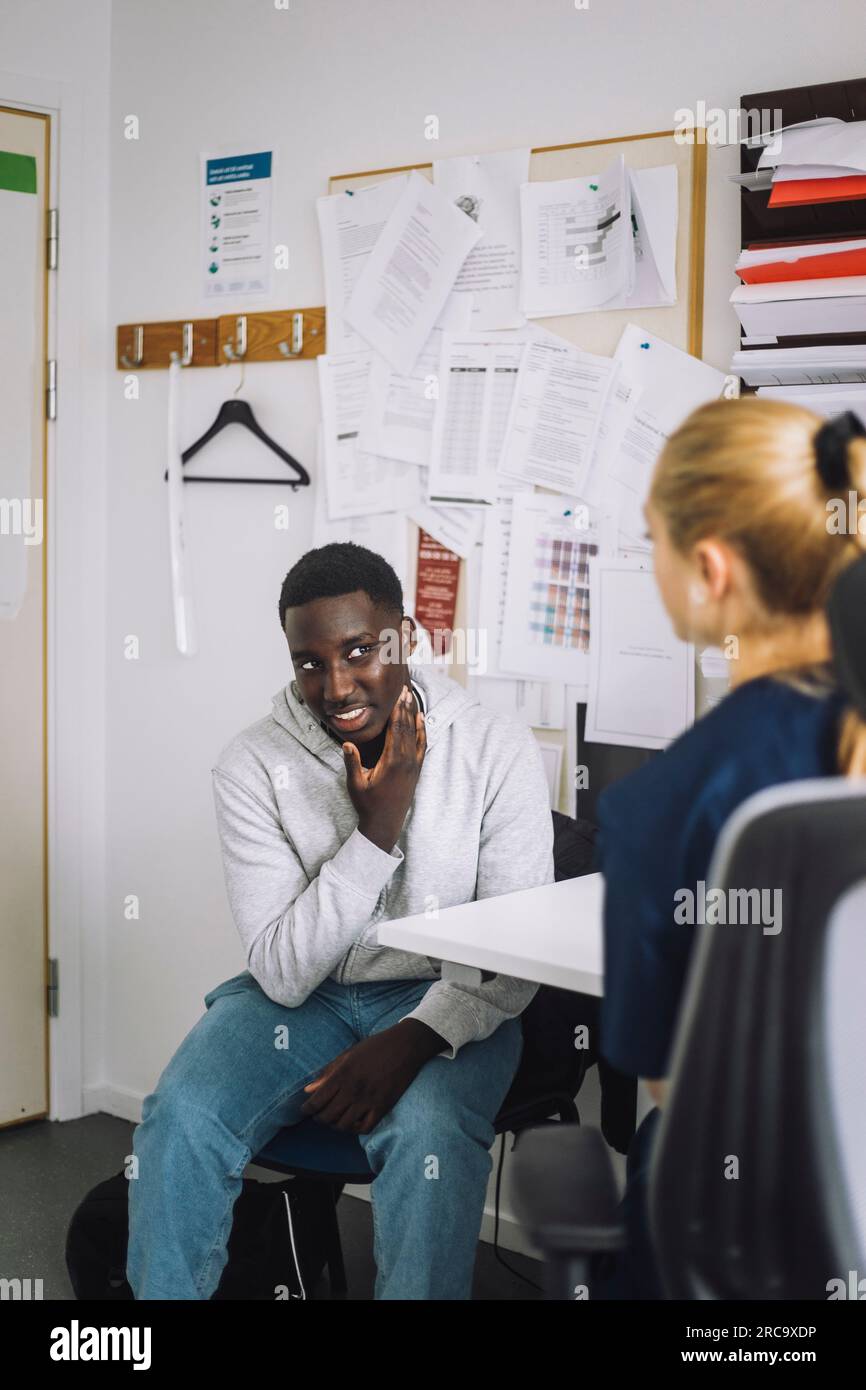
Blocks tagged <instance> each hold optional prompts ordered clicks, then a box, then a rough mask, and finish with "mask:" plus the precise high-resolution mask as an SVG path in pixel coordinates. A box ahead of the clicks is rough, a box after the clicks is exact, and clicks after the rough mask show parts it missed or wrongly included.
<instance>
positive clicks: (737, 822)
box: [514, 777, 866, 1300]
mask: <svg viewBox="0 0 866 1390" xmlns="http://www.w3.org/2000/svg"><path fill="white" fill-rule="evenodd" d="M707 884H708V888H709V887H718V888H722V889H723V890H725V892H726V901H727V902H728V903H731V902H734V901H737V902H738V903H739V902H742V903H743V906H744V907H745V900H744V899H735V898H733V897H732V896H731V894H732V893H736V892H737V891H738V890H739V891H740V892H741V893H742V892H745V891H748V890H750V889H751V890H754V889H758V890H760V889H764V890H767V891H769V892H771V893H772V892H774V891H775V890H779V891H780V892H781V907H782V917H781V922H782V925H781V930H779V931H778V932H774V931H773V928H772V926H769V925H768V921H767V919H765V921H764V925H748V924H741V925H730V924H728V925H712V926H704V927H701V928H699V929H698V940H697V942H696V947H695V952H694V955H693V959H692V963H691V966H690V970H689V977H688V981H687V988H686V994H685V999H684V1003H683V1008H682V1012H681V1015H680V1020H679V1024H678V1028H677V1034H676V1040H675V1045H674V1050H673V1056H672V1066H671V1073H670V1082H671V1085H670V1090H669V1097H668V1100H667V1103H666V1105H665V1107H664V1110H663V1112H662V1117H661V1121H660V1123H659V1127H658V1131H657V1133H656V1135H655V1144H654V1151H653V1156H652V1162H651V1170H650V1177H649V1217H650V1229H651V1233H652V1241H653V1248H654V1252H655V1256H656V1261H657V1264H658V1267H659V1270H660V1273H661V1276H662V1280H663V1283H664V1288H665V1291H666V1293H667V1295H668V1297H670V1298H679V1299H753V1300H754V1299H798V1298H806V1299H826V1298H827V1297H828V1295H829V1292H830V1290H831V1289H836V1290H839V1289H840V1288H841V1287H842V1286H843V1285H844V1284H845V1282H847V1281H848V1280H849V1279H850V1273H851V1271H855V1272H856V1271H860V1273H861V1275H862V1274H863V1273H866V1107H864V1104H863V1095H864V1090H866V1085H864V1083H866V1010H864V1007H863V981H864V979H866V779H859V780H857V781H850V780H847V779H843V778H840V777H834V778H827V779H821V780H815V781H803V782H796V783H788V784H786V785H783V786H780V787H776V788H772V789H770V790H768V791H764V792H760V793H758V794H757V795H755V796H753V797H750V798H749V799H748V800H747V801H746V802H744V803H743V805H742V806H740V807H739V808H738V809H737V811H736V812H735V813H734V814H733V815H732V816H731V818H730V820H729V821H728V823H727V825H726V826H725V828H724V831H723V832H722V835H721V836H720V839H719V843H718V846H717V850H716V854H715V857H714V860H713V864H712V866H711V869H710V871H709V874H708V878H707ZM769 901H770V902H772V901H773V900H772V899H771V900H769ZM672 910H673V909H672ZM735 1174H736V1175H735ZM514 1180H515V1190H514V1198H515V1209H516V1212H517V1215H518V1217H519V1219H521V1220H522V1222H523V1223H524V1225H525V1227H526V1229H527V1232H528V1234H529V1235H530V1238H531V1239H532V1240H533V1243H534V1244H535V1245H536V1246H537V1247H538V1248H539V1249H540V1250H542V1251H543V1252H544V1254H545V1257H546V1260H547V1270H548V1291H549V1294H550V1296H552V1297H554V1298H572V1297H573V1296H574V1294H573V1290H574V1287H575V1285H576V1284H585V1285H588V1287H589V1291H590V1294H591V1292H592V1279H591V1277H590V1270H591V1268H592V1263H591V1262H592V1258H593V1256H594V1255H596V1254H598V1253H601V1252H604V1251H615V1250H619V1249H621V1248H622V1247H623V1244H624V1239H625V1235H624V1230H623V1226H622V1222H621V1220H620V1215H619V1208H618V1194H617V1184H616V1181H615V1178H614V1174H613V1169H612V1165H611V1162H610V1155H609V1152H608V1150H607V1149H606V1147H605V1145H604V1144H603V1143H602V1141H601V1136H600V1135H599V1134H598V1133H597V1132H594V1131H592V1130H590V1129H587V1128H585V1127H584V1128H582V1129H580V1130H568V1129H561V1130H549V1129H548V1130H529V1131H527V1132H525V1133H524V1134H523V1135H522V1136H521V1139H520V1142H519V1143H518V1145H517V1148H516V1152H515V1163H514ZM831 1280H838V1281H841V1283H840V1284H835V1285H831V1283H830V1281H831ZM842 1296H844V1294H843V1295H842ZM849 1296H850V1295H849Z"/></svg>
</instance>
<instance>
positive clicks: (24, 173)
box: [0, 150, 36, 193]
mask: <svg viewBox="0 0 866 1390" xmlns="http://www.w3.org/2000/svg"><path fill="white" fill-rule="evenodd" d="M0 188H8V189H11V191H12V192H13V193H35V192H36V159H35V157H34V156H33V155H32V154H12V153H11V152H10V151H9V150H0Z"/></svg>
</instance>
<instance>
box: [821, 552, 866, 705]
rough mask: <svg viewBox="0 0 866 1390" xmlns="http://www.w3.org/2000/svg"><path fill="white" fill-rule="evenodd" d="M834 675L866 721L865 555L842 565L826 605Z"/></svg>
mask: <svg viewBox="0 0 866 1390" xmlns="http://www.w3.org/2000/svg"><path fill="white" fill-rule="evenodd" d="M827 617H828V620H829V623H830V635H831V638H832V642H833V664H834V666H835V668H836V676H837V679H838V681H839V684H840V685H841V687H842V689H843V691H844V692H845V694H846V695H847V696H848V699H849V700H850V702H851V704H852V705H853V706H854V707H855V709H856V710H857V713H858V714H859V715H860V717H861V719H864V720H866V555H862V556H861V557H860V558H859V559H858V560H855V561H854V562H853V563H852V564H850V565H846V567H845V569H844V570H843V571H842V573H841V574H840V576H839V578H838V579H837V580H836V583H835V584H834V585H833V589H832V592H831V594H830V598H829V600H828V602H827Z"/></svg>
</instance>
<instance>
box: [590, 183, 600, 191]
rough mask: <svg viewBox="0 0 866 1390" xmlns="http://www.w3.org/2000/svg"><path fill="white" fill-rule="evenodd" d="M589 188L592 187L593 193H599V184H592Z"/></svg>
mask: <svg viewBox="0 0 866 1390" xmlns="http://www.w3.org/2000/svg"><path fill="white" fill-rule="evenodd" d="M589 186H590V188H591V189H592V191H593V193H597V192H598V184H597V183H591V184H590V185H589Z"/></svg>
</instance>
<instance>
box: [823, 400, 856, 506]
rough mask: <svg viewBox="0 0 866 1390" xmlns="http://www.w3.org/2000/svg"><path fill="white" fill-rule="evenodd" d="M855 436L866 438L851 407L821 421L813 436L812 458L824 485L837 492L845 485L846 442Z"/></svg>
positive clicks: (846, 471)
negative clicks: (821, 423)
mask: <svg viewBox="0 0 866 1390" xmlns="http://www.w3.org/2000/svg"><path fill="white" fill-rule="evenodd" d="M857 436H859V437H860V438H862V439H866V429H864V428H863V424H862V421H861V420H860V418H859V416H857V415H855V414H854V412H853V410H844V411H843V412H842V414H841V415H834V416H833V418H832V420H825V421H824V423H823V425H822V426H821V428H820V429H819V430H818V433H817V434H816V435H815V461H816V463H817V467H818V472H819V474H820V476H821V481H822V483H823V484H824V486H825V487H826V488H829V489H831V490H835V491H840V490H841V489H842V488H844V487H848V486H849V484H850V481H851V478H850V474H849V471H848V441H849V439H854V438H855V437H857Z"/></svg>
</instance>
